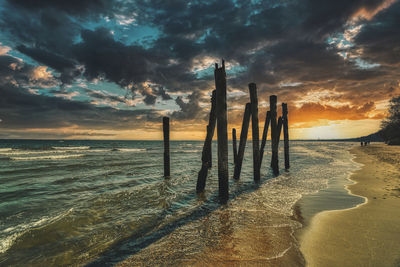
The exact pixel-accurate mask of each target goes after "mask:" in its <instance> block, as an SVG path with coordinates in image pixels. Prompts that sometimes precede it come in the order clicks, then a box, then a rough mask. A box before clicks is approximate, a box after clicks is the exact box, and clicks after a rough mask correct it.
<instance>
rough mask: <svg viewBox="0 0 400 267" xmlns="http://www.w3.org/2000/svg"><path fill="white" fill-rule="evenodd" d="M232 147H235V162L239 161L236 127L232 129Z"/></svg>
mask: <svg viewBox="0 0 400 267" xmlns="http://www.w3.org/2000/svg"><path fill="white" fill-rule="evenodd" d="M232 147H233V163H234V164H235V165H236V161H237V144H236V129H235V128H233V129H232Z"/></svg>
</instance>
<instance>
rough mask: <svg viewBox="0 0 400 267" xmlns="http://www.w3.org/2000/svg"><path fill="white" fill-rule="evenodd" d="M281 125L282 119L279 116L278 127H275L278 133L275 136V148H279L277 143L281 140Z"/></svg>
mask: <svg viewBox="0 0 400 267" xmlns="http://www.w3.org/2000/svg"><path fill="white" fill-rule="evenodd" d="M282 124H283V120H282V117H281V116H279V118H278V126H277V129H278V130H277V131H278V133H277V135H276V139H277V140H276V146H278V148H279V141H280V138H281V133H282Z"/></svg>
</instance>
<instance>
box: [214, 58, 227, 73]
mask: <svg viewBox="0 0 400 267" xmlns="http://www.w3.org/2000/svg"><path fill="white" fill-rule="evenodd" d="M217 71H222V72H223V73H224V75H225V76H226V73H225V60H224V59H222V66H221V67H220V68H219V67H218V63H215V71H214V72H217Z"/></svg>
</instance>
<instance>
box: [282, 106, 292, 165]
mask: <svg viewBox="0 0 400 267" xmlns="http://www.w3.org/2000/svg"><path fill="white" fill-rule="evenodd" d="M282 115H283V116H282V119H283V141H284V149H285V169H286V170H287V169H289V168H290V162H289V123H288V109H287V104H286V103H282Z"/></svg>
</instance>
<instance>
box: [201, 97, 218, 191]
mask: <svg viewBox="0 0 400 267" xmlns="http://www.w3.org/2000/svg"><path fill="white" fill-rule="evenodd" d="M216 93H217V92H216V90H213V91H212V96H211V110H210V118H209V121H208V125H207V136H206V139H205V141H204V146H203V153H202V156H201V162H202V164H201V169H200V171H199V174H198V176H197V185H196V192H197V193H201V192H203V191H204V188H205V187H206V179H207V174H208V169H209V168H211V160H212V157H211V151H212V146H211V144H212V139H213V136H214V131H215V122H216V114H215V112H216Z"/></svg>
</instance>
